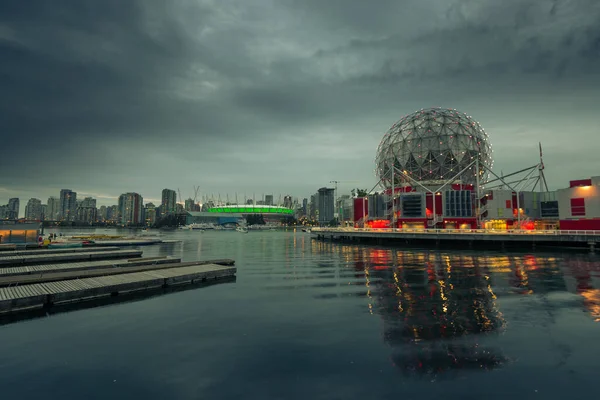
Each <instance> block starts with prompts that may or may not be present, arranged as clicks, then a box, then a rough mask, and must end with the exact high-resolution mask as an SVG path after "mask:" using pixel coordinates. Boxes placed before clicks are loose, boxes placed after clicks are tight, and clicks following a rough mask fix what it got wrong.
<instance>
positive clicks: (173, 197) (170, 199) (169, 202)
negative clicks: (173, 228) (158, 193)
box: [161, 189, 177, 214]
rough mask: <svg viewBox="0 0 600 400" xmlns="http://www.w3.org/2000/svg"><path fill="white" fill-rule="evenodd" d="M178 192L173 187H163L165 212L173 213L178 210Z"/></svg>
mask: <svg viewBox="0 0 600 400" xmlns="http://www.w3.org/2000/svg"><path fill="white" fill-rule="evenodd" d="M176 204H177V192H175V191H174V190H171V189H163V191H162V203H161V212H162V213H163V214H172V213H174V212H175V210H176V207H177V206H176Z"/></svg>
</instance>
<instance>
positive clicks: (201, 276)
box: [0, 264, 236, 313]
mask: <svg viewBox="0 0 600 400" xmlns="http://www.w3.org/2000/svg"><path fill="white" fill-rule="evenodd" d="M235 273H236V268H235V267H232V266H223V265H216V264H204V265H198V264H196V265H186V266H178V267H173V268H163V269H159V270H156V269H155V270H150V271H142V272H132V273H123V274H118V275H108V276H99V277H88V278H82V279H70V280H60V281H54V282H44V283H34V284H29V285H19V286H12V287H4V288H0V312H4V313H7V312H14V311H19V310H23V309H30V308H39V307H44V306H50V305H53V304H60V303H65V302H76V301H82V300H86V299H91V298H97V297H103V296H114V295H117V294H121V293H128V292H134V291H140V290H146V289H153V288H162V287H168V286H173V285H180V284H184V283H195V282H202V281H207V280H214V279H219V278H226V277H233V276H234V275H235Z"/></svg>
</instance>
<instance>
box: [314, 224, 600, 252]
mask: <svg viewBox="0 0 600 400" xmlns="http://www.w3.org/2000/svg"><path fill="white" fill-rule="evenodd" d="M311 235H312V237H313V238H315V239H317V240H339V241H351V242H359V243H376V244H391V245H394V244H395V245H399V244H415V245H425V246H433V247H437V246H442V245H452V246H459V247H467V248H475V247H477V248H500V249H504V248H506V247H513V248H515V247H517V248H523V249H536V248H554V249H555V248H576V249H582V250H587V249H589V250H590V251H595V250H596V248H597V247H598V245H599V244H600V231H561V230H554V231H536V230H530V231H528V230H485V229H464V230H460V229H423V230H416V229H391V228H387V229H386V228H384V229H372V228H313V229H312V230H311Z"/></svg>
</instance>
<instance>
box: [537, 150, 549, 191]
mask: <svg viewBox="0 0 600 400" xmlns="http://www.w3.org/2000/svg"><path fill="white" fill-rule="evenodd" d="M539 145H540V166H539V171H540V178H541V179H542V182H544V188H545V189H546V192H547V191H548V184H547V183H546V175H544V168H545V167H544V159H543V152H542V142H539Z"/></svg>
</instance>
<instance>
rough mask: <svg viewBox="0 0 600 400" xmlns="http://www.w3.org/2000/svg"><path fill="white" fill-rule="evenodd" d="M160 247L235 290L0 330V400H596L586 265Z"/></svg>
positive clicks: (220, 243)
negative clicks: (227, 277)
mask: <svg viewBox="0 0 600 400" xmlns="http://www.w3.org/2000/svg"><path fill="white" fill-rule="evenodd" d="M162 236H164V237H166V238H170V239H181V240H182V241H181V242H178V243H169V244H162V245H157V246H149V247H143V250H144V255H145V256H156V255H178V256H181V257H182V258H183V259H184V260H197V259H211V258H234V259H235V260H236V264H237V267H238V273H237V279H236V280H235V282H231V283H223V284H217V285H212V286H208V287H200V288H195V289H188V290H183V291H178V292H173V293H168V294H162V295H155V296H149V297H148V296H147V297H144V298H141V299H135V300H131V301H127V302H120V303H117V304H112V305H96V306H95V307H92V308H87V309H81V310H75V311H69V312H58V313H52V314H50V315H47V316H45V317H41V318H35V319H28V320H23V321H19V322H13V323H9V324H5V325H3V326H0V343H1V344H0V346H1V347H0V349H1V354H0V390H1V391H2V393H1V395H0V396H1V398H2V399H40V398H44V399H261V400H262V399H365V398H371V399H392V398H393V399H440V398H445V399H480V398H486V399H487V398H489V399H512V398H513V397H516V396H518V398H520V399H523V398H526V399H529V398H532V399H565V398H570V399H579V398H595V397H596V396H597V393H598V390H597V388H596V385H597V382H598V376H599V375H598V374H599V367H600V279H599V276H600V272H599V271H600V258H599V257H597V256H592V255H588V254H559V253H557V254H552V253H537V254H526V253H499V252H490V253H483V252H468V251H436V250H415V249H401V248H381V247H370V246H355V245H341V244H336V243H323V242H316V241H311V239H310V237H309V236H308V235H307V234H305V233H302V232H291V231H289V232H278V231H267V232H250V233H248V234H240V233H237V232H205V233H201V232H197V231H191V232H183V231H178V232H169V233H163V234H162Z"/></svg>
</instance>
